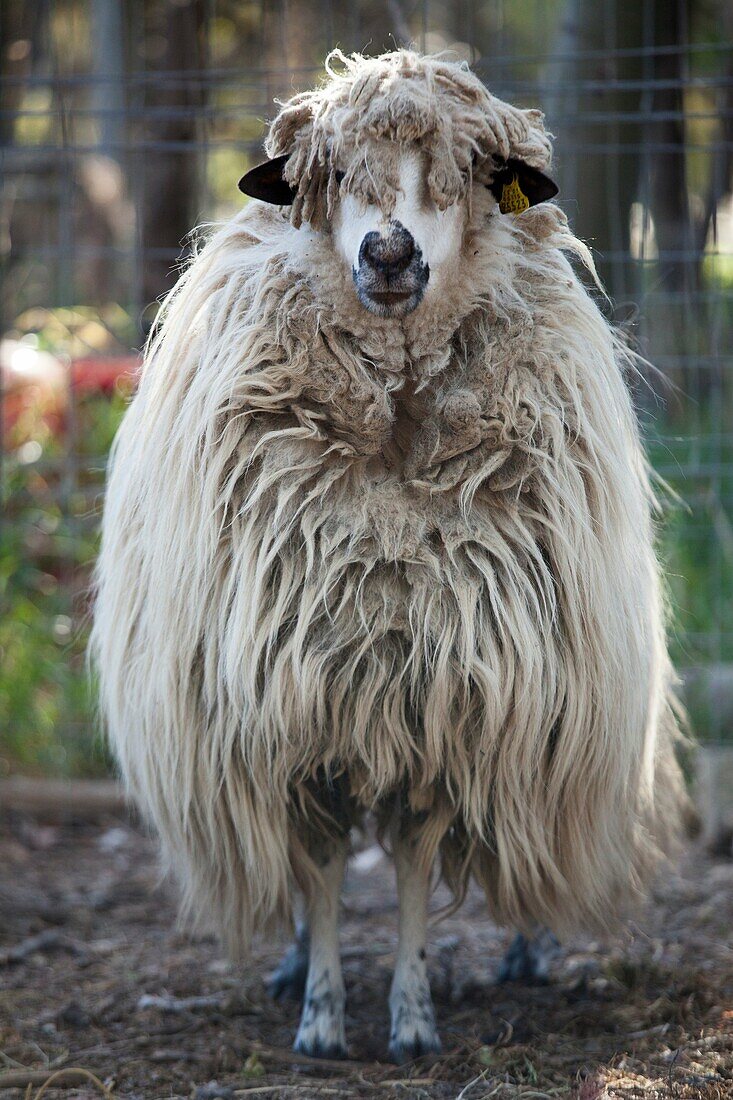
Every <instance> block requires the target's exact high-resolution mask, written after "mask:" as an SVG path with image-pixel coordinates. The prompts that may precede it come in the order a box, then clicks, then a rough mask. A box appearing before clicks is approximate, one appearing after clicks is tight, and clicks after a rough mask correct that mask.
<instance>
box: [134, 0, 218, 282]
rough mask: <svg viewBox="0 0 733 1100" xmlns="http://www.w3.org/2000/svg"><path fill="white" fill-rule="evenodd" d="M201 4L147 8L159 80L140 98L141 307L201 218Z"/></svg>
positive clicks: (167, 1) (170, 0) (189, 1)
mask: <svg viewBox="0 0 733 1100" xmlns="http://www.w3.org/2000/svg"><path fill="white" fill-rule="evenodd" d="M206 6H207V5H206V0H156V2H155V3H154V4H151V5H149V6H148V5H147V4H146V14H149V15H150V17H151V21H152V22H153V23H154V25H155V26H154V28H152V27H149V28H148V36H149V37H150V34H151V33H153V34H154V35H155V41H157V42H159V43H160V45H161V49H160V53H159V55H158V56H156V57H155V58H154V70H155V73H157V74H159V77H160V79H152V80H150V82H149V83H148V84H147V85H146V89H145V96H144V106H145V112H146V116H147V119H148V121H147V125H146V128H145V142H146V144H147V146H148V148H147V151H146V153H145V157H144V158H143V159H142V161H141V162H140V167H141V170H142V178H143V196H142V211H141V237H142V248H143V271H142V294H143V300H144V302H145V303H150V302H152V301H154V300H155V299H157V298H159V297H160V295H161V294H164V293H165V292H166V291H167V290H169V289H170V288H171V286H172V285H173V283H174V281H175V280H174V274H173V273H172V272H171V267H172V265H173V264H174V263H175V260H176V255H177V253H178V252H179V251H180V249H181V245H182V242H183V240H184V238H185V237H186V235H187V234H188V233H189V232H190V230H191V228H192V227H193V224H194V221H195V219H196V217H197V214H198V200H199V194H200V188H199V167H200V153H199V151H198V150H197V149H196V148H195V143H196V139H197V113H198V112H199V111H200V110H201V108H202V107H204V106H205V103H206V91H205V82H204V80H203V79H202V77H203V76H204V75H205V74H204V72H203V70H204V69H205V61H206V49H205V45H206V43H205V31H206ZM151 9H152V10H151ZM152 68H153V66H152V65H151V69H152ZM192 70H193V73H192Z"/></svg>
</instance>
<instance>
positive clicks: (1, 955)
mask: <svg viewBox="0 0 733 1100" xmlns="http://www.w3.org/2000/svg"><path fill="white" fill-rule="evenodd" d="M51 950H53V951H69V952H70V953H71V954H72V955H81V954H83V951H82V949H81V948H80V947H79V946H78V945H77V944H75V943H74V942H73V941H72V940H70V939H69V938H68V936H64V935H62V933H61V932H59V931H58V930H57V929H55V928H47V929H46V930H45V931H43V932H39V933H38V934H37V935H35V936H29V937H28V939H25V940H23V941H22V942H21V943H19V944H17V945H16V946H15V947H10V948H8V950H7V951H0V966H9V965H11V964H12V963H18V962H22V961H23V960H24V959H27V958H28V956H29V955H35V953H36V952H37V951H51Z"/></svg>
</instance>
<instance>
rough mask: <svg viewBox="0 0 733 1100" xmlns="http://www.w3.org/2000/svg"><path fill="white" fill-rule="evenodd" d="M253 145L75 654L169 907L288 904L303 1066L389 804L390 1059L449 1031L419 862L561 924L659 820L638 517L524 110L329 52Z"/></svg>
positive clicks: (638, 870)
mask: <svg viewBox="0 0 733 1100" xmlns="http://www.w3.org/2000/svg"><path fill="white" fill-rule="evenodd" d="M266 152H267V156H268V160H267V161H266V162H265V163H264V164H262V165H260V166H259V167H257V168H255V169H253V170H252V171H250V172H249V173H248V174H247V175H246V176H245V177H244V179H243V180H242V182H241V187H242V189H243V190H244V191H245V192H246V193H248V194H249V195H250V196H254V198H255V201H251V202H249V203H248V204H246V206H245V209H244V210H243V211H242V212H241V213H240V214H238V215H237V216H235V217H234V218H233V219H232V220H231V221H229V222H228V223H227V224H225V225H223V226H221V227H219V228H218V229H216V231H214V232H213V234H212V235H211V236H210V239H209V240H208V241H207V242H206V243H205V244H204V246H203V247H202V248H201V249H200V251H199V252H198V254H197V255H196V256H195V258H194V260H193V262H192V263H191V265H190V267H189V268H188V270H187V271H186V272H185V273H184V274H183V275H182V277H181V278H180V280H179V282H178V285H177V286H176V288H175V289H174V290H173V292H172V293H171V294H170V296H169V297H168V299H167V301H166V302H165V304H164V306H163V308H162V311H161V319H160V323H159V324H158V325H157V327H156V330H155V331H154V332H153V333H152V334H151V338H150V340H149V343H148V346H147V349H146V355H145V365H144V370H143V375H142V380H141V383H140V386H139V391H138V393H137V395H136V397H135V398H134V400H133V402H132V404H131V407H130V408H129V410H128V412H127V414H126V417H125V419H124V422H123V424H122V427H121V429H120V431H119V434H118V436H117V439H116V442H115V444H114V449H113V454H112V457H111V467H110V472H109V480H108V489H107V497H106V505H105V511H104V520H103V538H102V548H101V554H100V558H99V564H98V568H97V577H96V586H97V595H96V610H95V623H94V629H93V637H92V648H93V654H94V659H95V662H96V667H97V669H98V672H99V680H100V692H101V696H100V698H101V706H102V711H103V714H104V716H105V719H106V723H107V726H108V728H109V733H110V737H111V741H112V744H113V746H114V749H115V752H116V754H117V758H118V760H119V763H120V766H121V770H122V773H123V775H124V777H125V780H126V782H127V785H128V788H129V791H130V792H131V794H132V796H133V797H134V798H135V799H136V800H137V801H138V803H139V804H140V806H141V807H142V809H143V811H144V812H145V814H146V815H147V816H148V818H149V820H150V821H151V822H152V824H153V826H154V828H155V829H156V830H157V832H158V834H159V836H160V838H161V843H162V850H163V853H164V856H165V858H166V860H167V863H168V865H169V866H170V868H171V869H172V871H173V872H174V873H175V875H176V876H177V878H178V880H179V881H180V884H181V893H182V907H183V911H184V912H185V913H187V914H188V915H189V916H191V917H192V918H193V919H198V920H199V921H203V922H213V923H214V924H215V925H216V926H217V927H218V929H219V931H220V933H221V935H222V936H223V939H224V942H225V943H226V945H227V946H228V948H229V950H230V951H231V952H232V954H233V955H234V956H240V955H241V954H242V953H243V952H245V951H246V950H247V947H248V945H249V944H250V942H251V939H252V936H253V935H254V934H255V933H258V932H267V931H269V930H270V929H272V928H273V927H276V926H279V925H282V924H283V923H284V924H286V925H287V924H289V923H290V922H291V921H292V919H293V915H294V911H295V906H296V905H297V904H298V899H299V898H302V899H303V907H304V913H305V918H306V921H305V925H304V926H303V927H302V928H301V931H300V933H299V940H298V942H297V943H296V945H295V947H294V948H293V949H291V952H290V953H289V956H288V957H287V958H286V961H285V963H284V964H283V967H282V968H281V969H280V971H279V972H277V973H276V985H279V987H280V989H282V988H286V987H291V988H293V989H295V988H297V987H298V986H299V985H301V984H302V983H303V982H304V983H305V995H304V1005H303V1012H302V1018H301V1023H300V1028H299V1031H298V1035H297V1038H296V1042H295V1048H296V1050H299V1051H301V1052H303V1053H306V1054H310V1055H314V1056H319V1055H321V1056H328V1057H336V1056H341V1055H344V1054H345V1052H346V1043H345V1034H344V987H343V980H342V976H341V967H340V961H339V951H338V899H339V893H340V890H341V884H342V879H343V875H344V868H345V865H346V860H347V854H348V844H349V834H350V831H351V829H352V826H354V825H355V824H357V823H358V822H360V821H361V820H362V818H363V816H364V815H365V814H366V813H371V814H373V815H375V817H376V820H377V822H378V824H379V828H380V829H381V831H382V834H383V835H384V836H387V835H389V837H390V838H391V849H392V852H393V855H394V862H395V866H396V875H397V888H398V895H399V936H398V947H397V956H396V967H395V972H394V980H393V983H392V988H391V993H390V1010H391V1033H390V1054H391V1057H392V1058H394V1059H395V1060H397V1061H402V1060H404V1059H407V1058H412V1057H415V1056H417V1055H420V1054H422V1053H425V1052H428V1051H432V1050H437V1049H439V1039H438V1034H437V1031H436V1026H435V1015H434V1011H433V1007H432V1003H431V998H430V989H429V984H428V978H427V972H426V963H425V940H426V928H427V908H428V896H429V892H430V889H431V886H432V884H433V880H434V874H433V869H434V868H435V867H438V868H439V872H440V875H441V876H442V878H443V879H444V881H445V882H446V883H447V884H448V886H449V887H450V889H451V890H452V891H453V895H454V897H455V900H456V904H458V903H460V901H461V899H462V897H463V896H464V894H465V891H466V889H467V888H468V884H469V882H470V880H472V879H473V880H475V881H476V882H477V883H478V884H480V886H481V887H482V888H483V890H484V892H485V894H486V898H487V903H488V910H489V912H490V913H491V914H492V916H493V918H494V919H496V920H497V921H499V922H501V923H502V924H505V925H508V926H512V927H515V928H516V929H518V930H519V931H520V934H522V935H525V934H526V935H531V934H532V933H533V932H535V931H537V930H538V929H542V928H549V929H552V930H553V932H556V933H558V934H560V935H562V934H565V933H567V932H568V931H570V930H573V929H577V928H579V927H584V928H595V927H603V926H606V925H607V924H608V922H609V921H610V920H612V919H613V917H614V915H616V914H622V913H623V912H624V911H625V907H626V906H627V905H628V903H629V901H630V900H631V899H633V898H634V897H637V896H639V894H640V891H641V890H642V887H643V885H644V883H645V882H646V881H647V880H648V876H649V874H650V872H651V871H652V869H653V868H654V866H655V865H656V863H657V861H658V858H659V856H660V854H661V853H663V852H664V851H666V850H667V848H668V847H669V844H670V843H671V841H672V840H673V839H674V836H675V833H676V829H677V820H678V818H679V811H680V807H681V804H682V801H683V798H684V795H683V785H682V781H681V775H680V769H679V766H678V763H677V760H676V751H675V746H676V742H677V740H678V738H679V720H678V716H677V708H676V703H675V695H674V687H675V681H674V676H673V673H672V670H671V666H670V661H669V658H668V654H667V648H666V641H665V614H664V600H663V591H662V583H661V571H660V568H659V565H658V562H657V559H656V556H655V550H654V515H655V511H656V503H655V497H654V494H653V490H652V484H651V478H650V473H649V470H648V467H647V463H646V460H645V457H644V453H643V450H642V445H641V443H640V435H639V429H638V426H637V422H636V418H635V414H634V410H633V407H632V401H631V398H630V394H629V389H628V386H627V381H626V378H627V376H628V375H629V373H630V372H631V371H633V370H634V367H635V364H634V356H633V354H632V353H631V352H630V351H629V350H628V348H627V346H626V345H625V343H624V341H623V340H622V339H621V338H620V336H619V335H618V334H617V333H616V332H615V331H614V330H613V329H612V327H611V326H610V325H609V324H608V323H607V322H606V320H605V319H604V316H603V314H602V312H601V311H600V309H599V308H598V305H597V304H596V302H595V301H594V298H593V297H592V296H591V294H590V293H589V292H588V291H587V290H586V289H585V287H584V285H583V283H582V282H581V279H580V278H579V276H578V274H576V271H575V269H574V267H573V265H572V262H571V261H572V260H573V259H575V260H577V261H579V262H580V264H581V265H584V266H585V267H586V268H588V269H590V272H591V274H593V273H594V269H593V262H592V258H591V256H590V254H589V252H588V250H587V248H586V247H585V246H584V245H583V244H582V243H581V242H580V241H579V240H577V239H576V238H575V237H574V236H573V234H572V232H571V231H570V229H569V228H568V224H567V219H566V217H565V215H564V214H563V213H562V211H561V210H560V209H559V207H558V206H557V205H555V204H554V203H551V202H549V201H548V200H549V199H551V198H552V197H553V196H554V194H555V193H556V191H557V188H556V186H555V185H554V183H553V182H552V180H551V179H550V177H549V176H548V175H547V170H548V168H549V164H550V158H551V141H550V135H549V134H548V133H547V132H546V130H545V127H544V123H543V116H542V114H541V113H540V112H539V111H536V110H524V109H519V108H516V107H514V106H511V105H510V104H507V103H504V102H502V101H501V100H500V99H498V98H496V97H495V96H493V95H492V94H490V93H489V92H488V91H487V90H486V89H485V87H484V86H483V84H482V83H481V82H480V81H479V80H478V78H477V77H476V76H475V75H474V74H473V73H472V72H471V71H470V70H469V68H468V67H467V66H466V65H465V64H462V63H457V62H453V61H451V60H449V59H446V58H445V57H441V56H438V57H429V56H428V57H425V56H420V55H418V54H417V53H415V52H412V51H409V50H402V49H400V50H396V51H394V52H392V53H387V54H384V55H382V56H379V57H375V58H367V57H363V56H360V55H357V54H355V55H353V56H344V55H343V54H342V53H340V52H338V51H336V52H335V53H333V54H331V55H330V56H329V58H328V60H327V63H326V76H325V79H324V82H323V83H322V85H321V86H320V87H318V88H316V89H315V90H312V91H307V92H304V93H301V94H298V95H295V96H294V97H293V98H292V99H291V100H289V101H288V102H287V103H285V104H284V105H282V106H281V109H280V111H279V113H278V114H277V116H276V118H275V119H274V121H273V123H272V125H271V127H270V131H269V136H268V138H267V142H266ZM522 942H523V943H525V944H526V943H527V940H526V939H524V940H520V946H521V943H522ZM528 957H529V956H528V955H527V952H526V951H525V953H524V963H523V964H522V965H524V964H525V963H526V961H527V958H528ZM515 961H516V960H515ZM520 970H521V967H520Z"/></svg>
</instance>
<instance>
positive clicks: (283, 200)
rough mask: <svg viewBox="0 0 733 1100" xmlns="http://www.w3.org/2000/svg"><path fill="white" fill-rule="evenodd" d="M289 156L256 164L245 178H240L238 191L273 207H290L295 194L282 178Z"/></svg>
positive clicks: (287, 154)
mask: <svg viewBox="0 0 733 1100" xmlns="http://www.w3.org/2000/svg"><path fill="white" fill-rule="evenodd" d="M289 156H290V154H289V153H286V154H285V156H282V157H274V158H273V159H272V160H266V161H265V163H264V164H258V165H257V167H256V168H250V170H249V172H247V174H246V176H242V178H241V180H240V181H239V184H238V187H239V190H240V191H243V192H244V194H245V195H249V196H250V198H253V199H260V201H261V202H271V203H272V204H273V206H290V204H291V203H292V201H293V199H294V198H295V195H296V192H295V191H294V190H293V188H292V187H291V186H290V184H289V183H288V181H287V180H286V179H284V178H283V169H284V167H285V165H286V164H287V162H288V158H289Z"/></svg>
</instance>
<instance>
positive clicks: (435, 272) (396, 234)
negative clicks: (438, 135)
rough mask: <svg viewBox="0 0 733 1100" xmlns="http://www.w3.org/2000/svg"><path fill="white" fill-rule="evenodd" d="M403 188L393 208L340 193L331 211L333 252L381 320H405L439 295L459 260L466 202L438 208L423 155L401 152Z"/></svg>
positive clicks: (362, 297) (409, 150) (399, 167)
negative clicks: (344, 264) (422, 303)
mask: <svg viewBox="0 0 733 1100" xmlns="http://www.w3.org/2000/svg"><path fill="white" fill-rule="evenodd" d="M398 158H399V163H398V173H399V189H398V191H397V196H396V200H395V202H394V204H393V205H392V206H391V208H390V209H389V210H386V209H384V208H383V207H382V206H380V205H378V204H376V203H366V202H364V201H363V199H361V198H357V197H356V196H354V195H352V194H350V193H349V191H348V190H346V191H345V193H343V194H341V195H340V197H339V200H338V202H337V203H336V205H335V209H334V212H333V217H332V223H331V230H332V238H333V244H334V248H335V250H336V252H337V254H338V255H339V257H340V258H341V260H343V261H344V262H345V263H346V264H347V265H348V268H349V269H350V271H351V277H352V279H353V281H354V286H355V287H356V293H357V294H358V296H359V301H360V302H361V304H362V305H363V306H364V307H365V308H366V309H368V310H369V311H370V312H371V313H376V314H377V315H378V316H380V317H406V316H407V314H408V313H411V312H412V311H413V310H414V309H416V308H417V306H418V305H419V304H420V302H421V301H422V300H423V298H424V297H425V296H426V294H428V296H433V295H436V294H438V293H439V292H440V287H441V285H442V284H444V282H445V278H446V275H447V273H448V272H449V271H450V269H451V267H453V266H454V265H455V263H456V261H457V258H458V256H459V253H460V249H461V243H462V239H463V232H464V229H465V226H466V221H467V216H466V215H467V204H466V202H465V201H457V202H454V203H452V204H451V205H449V206H447V207H446V208H445V209H442V210H441V209H440V208H439V207H438V206H437V204H436V203H435V201H434V200H433V198H432V197H431V194H430V190H429V188H428V184H427V164H426V161H425V158H424V156H422V155H421V153H420V152H419V151H417V150H414V149H413V150H411V149H409V148H407V149H404V150H400V151H399V153H398Z"/></svg>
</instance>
